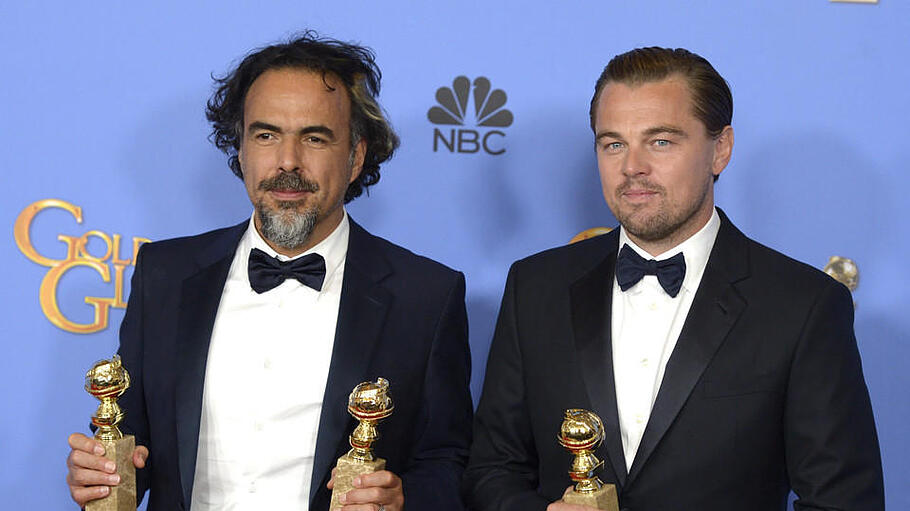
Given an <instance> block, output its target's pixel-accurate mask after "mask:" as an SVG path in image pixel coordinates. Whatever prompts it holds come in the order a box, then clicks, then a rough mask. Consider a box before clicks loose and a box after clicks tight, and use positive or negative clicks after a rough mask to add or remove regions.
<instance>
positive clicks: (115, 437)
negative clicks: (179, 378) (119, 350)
mask: <svg viewBox="0 0 910 511" xmlns="http://www.w3.org/2000/svg"><path fill="white" fill-rule="evenodd" d="M129 386H130V375H129V373H127V372H126V369H124V367H123V365H122V364H121V362H120V357H119V356H117V355H114V358H112V359H111V360H101V361H98V362H95V365H93V366H92V368H91V369H89V371H88V372H87V373H85V391H86V392H88V393H89V394H91V395H93V396H95V397H96V398H98V399H99V400H101V404H99V405H98V410H96V411H95V415H94V416H93V417H92V424H94V425H95V427H97V428H98V429H97V430H96V431H95V439H96V440H98V441H99V442H101V444H102V445H104V456H105V457H106V458H108V459H110V460H113V461H114V462H115V463H116V464H117V474H118V475H119V476H120V484H118V485H117V486H114V487H112V488H111V491H110V494H109V495H108V496H107V497H104V498H102V499H98V500H93V501H91V502H88V503H87V504H86V506H85V509H86V511H125V510H130V511H133V510H135V509H136V469H135V467H134V466H133V449H134V448H135V447H136V440H135V438H133V436H132V435H124V434H123V433H121V432H120V429H119V428H118V427H117V425H118V424H119V423H120V421H122V420H123V411H122V410H121V409H120V407H119V406H118V405H117V398H118V397H120V396H122V395H123V393H124V392H126V389H127V388H129Z"/></svg>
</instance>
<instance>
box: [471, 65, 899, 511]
mask: <svg viewBox="0 0 910 511" xmlns="http://www.w3.org/2000/svg"><path fill="white" fill-rule="evenodd" d="M590 117H591V128H592V130H593V132H594V148H595V152H596V156H597V163H598V168H599V170H600V180H601V185H602V188H603V194H604V198H605V199H606V202H607V205H608V206H609V207H610V209H611V211H612V212H613V214H614V216H615V217H616V219H617V220H618V221H619V224H620V227H619V228H617V229H614V230H612V231H611V232H609V233H608V234H605V235H602V236H598V237H596V238H592V239H589V240H585V241H581V242H579V243H576V244H573V245H569V246H565V247H559V248H555V249H552V250H548V251H546V252H542V253H540V254H537V255H533V256H530V257H528V258H526V259H523V260H521V261H518V262H516V263H515V264H514V265H513V266H512V269H511V270H510V272H509V277H508V280H507V282H506V287H505V293H504V296H503V299H502V307H501V309H500V312H499V319H498V323H497V326H496V331H495V334H494V338H493V342H492V345H491V348H490V356H489V359H488V364H487V371H486V376H485V382H484V389H483V395H482V397H481V399H480V404H479V406H478V408H477V413H476V416H475V429H474V444H473V446H472V449H471V457H470V460H469V463H468V468H467V469H466V471H465V484H464V490H465V494H466V495H467V497H468V499H469V501H470V506H471V507H472V508H474V509H477V510H481V511H494V510H495V511H535V510H537V511H543V510H544V509H546V510H548V511H582V510H584V509H589V508H585V507H581V506H576V505H570V504H567V503H565V502H564V501H563V500H562V497H563V494H564V492H565V491H567V486H568V485H569V482H570V481H569V476H568V474H567V471H568V469H569V466H570V462H571V456H570V455H569V454H568V453H567V452H565V450H564V449H563V448H562V447H561V446H560V445H559V444H558V442H557V440H556V436H557V433H558V431H559V428H560V423H561V422H562V420H563V417H564V413H565V410H566V409H570V408H582V409H587V410H590V411H592V412H594V413H596V414H597V415H598V416H600V418H601V419H602V421H603V425H604V441H603V444H602V445H601V446H600V447H599V448H598V449H597V451H596V455H597V456H598V457H599V458H600V459H601V460H604V464H603V467H602V468H601V469H600V471H599V475H600V478H601V479H602V480H603V481H604V482H605V483H607V484H612V485H615V487H616V490H617V494H618V500H619V506H620V508H621V509H622V510H625V511H690V510H691V511H696V510H697V511H715V510H716V511H731V510H735V511H753V510H754V511H776V510H784V509H786V508H787V501H788V496H789V494H790V492H791V490H792V491H793V492H794V493H795V494H796V501H795V502H794V507H795V509H797V510H810V509H811V510H830V511H835V510H851V511H880V510H882V509H884V495H883V493H884V492H883V486H882V468H881V459H880V454H879V445H878V439H877V436H876V431H875V423H874V421H873V416H872V410H871V406H870V402H869V394H868V391H867V389H866V385H865V381H864V378H863V373H862V367H861V364H860V358H859V352H858V350H857V346H856V339H855V337H854V333H853V302H852V300H851V296H850V292H849V291H848V290H847V288H846V287H844V286H843V285H842V284H840V283H838V282H836V281H835V280H834V279H832V278H830V277H829V276H827V275H825V274H824V273H822V272H820V271H818V270H815V269H813V268H811V267H809V266H807V265H805V264H802V263H799V262H797V261H794V260H793V259H790V258H788V257H786V256H784V255H783V254H780V253H778V252H775V251H773V250H771V249H769V248H767V247H764V246H762V245H760V244H758V243H756V242H755V241H752V240H751V239H749V238H747V237H746V236H745V235H743V233H741V232H740V231H739V230H738V229H737V228H736V227H735V226H734V225H733V223H732V222H731V221H730V219H729V218H728V217H727V216H726V215H725V214H724V213H723V212H722V211H721V210H720V209H718V208H716V207H715V204H714V186H715V181H716V180H717V178H718V176H719V175H720V173H721V172H722V171H723V170H724V169H725V168H726V166H727V163H728V162H729V161H730V158H731V154H732V151H733V128H732V126H731V124H732V118H733V97H732V94H731V93H730V89H729V87H728V85H727V83H726V82H725V81H724V79H723V78H722V77H721V76H720V74H718V73H717V71H716V70H715V69H714V67H713V66H711V64H710V63H708V61H707V60H705V59H704V58H702V57H700V56H698V55H695V54H694V53H691V52H689V51H687V50H684V49H675V50H673V49H665V48H639V49H636V50H632V51H630V52H627V53H624V54H622V55H618V56H616V57H615V58H613V59H612V60H611V61H610V63H609V64H608V65H607V67H606V69H605V70H604V71H603V74H602V75H601V76H600V79H599V80H598V81H597V84H596V86H595V92H594V97H593V99H592V101H591V111H590ZM568 491H571V490H568Z"/></svg>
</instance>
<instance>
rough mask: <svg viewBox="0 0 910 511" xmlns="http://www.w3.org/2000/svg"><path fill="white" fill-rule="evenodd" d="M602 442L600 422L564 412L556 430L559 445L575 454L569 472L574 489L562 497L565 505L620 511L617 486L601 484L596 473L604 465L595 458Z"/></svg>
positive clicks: (589, 415) (578, 412) (592, 415)
mask: <svg viewBox="0 0 910 511" xmlns="http://www.w3.org/2000/svg"><path fill="white" fill-rule="evenodd" d="M603 439H604V426H603V422H602V421H601V420H600V417H598V416H597V415H596V414H595V413H593V412H589V411H587V410H581V409H577V408H573V409H570V410H566V415H565V417H564V418H563V421H562V426H561V427H560V428H559V445H561V446H563V447H565V448H566V450H568V451H569V452H571V453H572V454H574V455H575V459H574V460H572V468H571V469H570V470H569V477H571V478H572V481H574V482H575V488H574V489H573V490H572V491H570V492H567V493H566V494H565V495H564V496H563V498H562V500H563V502H565V503H566V504H576V505H579V506H588V507H593V508H596V509H605V510H608V511H619V500H618V499H617V497H616V487H615V486H613V485H612V484H604V483H603V482H602V481H601V480H600V479H599V478H598V477H597V474H596V473H595V472H597V470H598V469H600V467H601V466H603V464H604V462H603V461H601V460H599V459H597V456H595V455H594V450H595V449H597V446H599V445H600V444H601V442H603Z"/></svg>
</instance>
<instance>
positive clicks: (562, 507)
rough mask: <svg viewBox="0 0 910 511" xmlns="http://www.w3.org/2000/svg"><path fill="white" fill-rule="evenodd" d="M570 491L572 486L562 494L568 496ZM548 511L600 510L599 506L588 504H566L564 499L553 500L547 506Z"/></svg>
mask: <svg viewBox="0 0 910 511" xmlns="http://www.w3.org/2000/svg"><path fill="white" fill-rule="evenodd" d="M570 491H572V486H569V487H568V488H566V491H565V492H564V493H563V494H562V496H563V497H565V496H566V494H568V493H569V492H570ZM547 511H599V510H598V509H597V508H593V507H588V506H576V505H575V504H566V503H565V502H563V501H562V499H559V500H557V501H556V502H553V503H552V504H550V505H549V506H547Z"/></svg>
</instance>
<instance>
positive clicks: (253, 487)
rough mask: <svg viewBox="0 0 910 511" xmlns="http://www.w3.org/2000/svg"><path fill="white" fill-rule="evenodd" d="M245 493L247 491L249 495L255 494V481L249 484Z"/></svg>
mask: <svg viewBox="0 0 910 511" xmlns="http://www.w3.org/2000/svg"><path fill="white" fill-rule="evenodd" d="M247 491H249V492H250V493H256V481H253V482H252V483H250V487H249V488H247Z"/></svg>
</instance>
